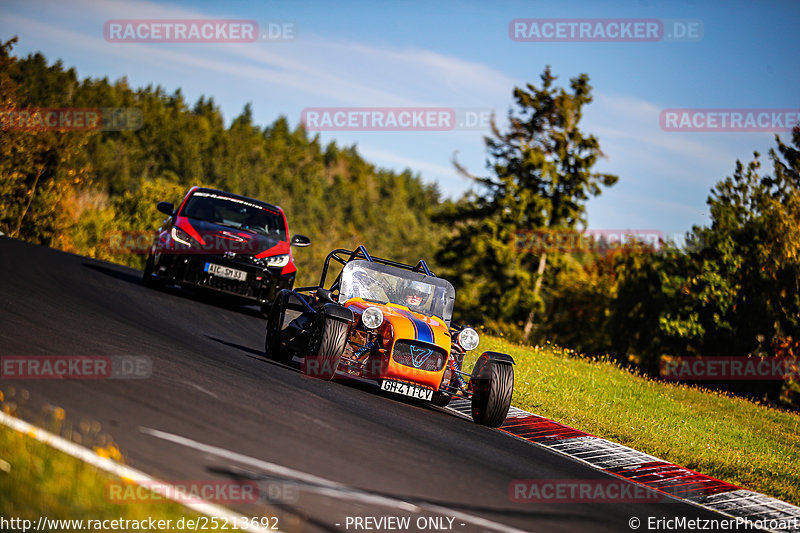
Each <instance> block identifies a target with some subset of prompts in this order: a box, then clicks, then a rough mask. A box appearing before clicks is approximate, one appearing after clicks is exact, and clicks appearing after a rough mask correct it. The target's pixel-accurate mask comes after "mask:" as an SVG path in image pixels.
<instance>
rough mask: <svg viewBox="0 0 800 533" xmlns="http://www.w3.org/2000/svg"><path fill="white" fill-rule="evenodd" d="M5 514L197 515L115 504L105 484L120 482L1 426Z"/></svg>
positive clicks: (166, 506)
mask: <svg viewBox="0 0 800 533" xmlns="http://www.w3.org/2000/svg"><path fill="white" fill-rule="evenodd" d="M0 459H2V461H3V462H4V463H0V465H2V469H0V494H2V498H0V516H3V517H5V518H6V519H8V518H12V517H13V518H21V519H27V520H32V521H33V522H34V523H35V522H36V521H37V520H38V519H39V517H40V516H45V517H48V518H51V519H58V518H63V519H84V520H86V519H92V520H95V519H99V520H104V519H109V520H113V519H117V518H122V519H130V520H140V519H142V518H145V517H152V518H154V519H155V520H159V519H172V520H173V524H174V523H175V521H176V520H177V519H179V518H181V517H186V518H196V517H197V515H195V514H194V513H192V512H190V511H188V510H187V509H186V508H185V507H183V506H181V505H179V504H177V503H174V502H163V503H162V502H155V503H146V504H145V503H125V504H119V503H112V502H111V501H109V499H108V498H107V497H106V484H107V483H109V482H112V481H118V479H117V478H115V477H113V476H110V475H108V474H106V473H105V472H102V471H100V470H98V469H96V468H94V467H92V466H89V465H88V464H86V463H84V462H82V461H80V460H78V459H75V458H73V457H71V456H69V455H66V454H64V453H62V452H60V451H58V450H56V449H54V448H51V447H50V446H48V445H46V444H44V443H41V442H38V441H37V440H35V439H33V438H31V437H29V436H27V435H23V434H21V433H19V432H17V431H14V430H12V429H10V428H8V427H6V426H0Z"/></svg>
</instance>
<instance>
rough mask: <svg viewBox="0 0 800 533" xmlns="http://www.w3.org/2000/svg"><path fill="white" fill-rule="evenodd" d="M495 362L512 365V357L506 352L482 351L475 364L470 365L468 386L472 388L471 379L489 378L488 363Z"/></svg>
mask: <svg viewBox="0 0 800 533" xmlns="http://www.w3.org/2000/svg"><path fill="white" fill-rule="evenodd" d="M491 362H495V363H498V364H501V365H514V364H515V363H514V358H513V357H511V356H510V355H508V354H507V353H500V352H483V353H482V354H481V356H480V357H478V360H477V361H475V366H473V367H472V374H471V376H470V388H472V381H477V380H485V379H489V375H490V374H489V363H491Z"/></svg>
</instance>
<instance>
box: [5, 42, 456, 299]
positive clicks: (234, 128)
mask: <svg viewBox="0 0 800 533" xmlns="http://www.w3.org/2000/svg"><path fill="white" fill-rule="evenodd" d="M12 46H13V43H12V42H9V43H6V44H5V45H3V48H2V57H1V58H0V60H2V65H1V66H2V72H0V77H1V79H0V91H2V94H1V95H0V96H2V103H1V105H2V108H3V110H13V109H24V108H65V107H69V108H88V107H110V108H136V109H139V110H141V111H142V116H143V117H144V120H143V124H142V126H141V128H139V129H137V130H135V131H83V132H81V131H69V132H63V131H33V132H32V131H13V130H7V131H3V132H2V141H0V156H2V159H3V161H2V162H0V165H1V166H0V172H2V181H1V182H0V231H2V232H3V233H5V234H7V235H10V236H14V237H18V238H22V239H25V240H28V241H31V242H35V243H39V244H44V245H48V246H55V247H58V248H61V249H64V250H68V251H73V252H76V253H81V254H86V255H89V256H92V257H97V258H101V259H106V260H112V261H116V262H120V263H123V264H127V265H130V266H135V267H139V268H141V267H142V266H143V264H144V257H143V256H141V255H135V254H125V253H123V254H120V253H115V252H116V250H113V249H110V248H109V246H108V236H109V234H110V233H114V232H119V231H134V232H136V231H145V232H151V231H154V230H155V228H157V227H158V225H159V223H160V221H161V220H163V218H164V217H163V215H161V214H160V213H158V212H157V211H156V210H155V202H157V201H160V200H164V201H171V202H174V203H177V202H178V201H179V200H180V199H181V198H182V197H183V196H184V194H185V193H186V191H187V190H188V188H189V187H191V186H193V185H203V186H208V187H214V188H219V189H222V190H226V191H231V192H235V193H238V194H242V195H245V196H250V197H253V198H258V199H261V200H264V201H267V202H270V203H274V204H277V205H279V206H281V207H282V208H283V209H284V211H285V212H286V216H287V219H288V221H289V230H290V232H291V233H303V234H306V235H308V236H309V237H310V238H311V240H312V243H313V244H312V246H311V247H310V248H304V249H299V250H295V258H296V262H297V264H298V269H299V273H298V282H299V283H305V282H311V281H313V280H314V279H316V276H318V275H319V269H320V265H321V259H322V258H323V257H324V256H325V254H327V252H328V251H330V249H331V248H332V247H349V246H355V245H358V244H361V243H364V244H366V245H368V247H369V248H370V249H371V250H372V251H374V252H375V253H376V254H387V255H391V256H394V257H398V258H401V259H405V260H408V261H415V262H416V261H418V260H419V259H420V258H422V257H425V256H426V255H428V254H429V252H430V250H431V246H432V243H434V242H436V240H437V236H439V235H440V234H441V232H442V230H441V226H439V225H437V224H436V223H432V222H431V220H430V215H431V213H432V212H433V211H434V210H436V209H437V208H438V206H439V204H440V196H439V192H438V189H437V187H436V186H435V185H428V184H425V183H423V182H422V180H421V179H420V177H419V176H418V175H415V174H412V173H411V172H410V171H406V172H402V173H397V172H391V171H387V170H383V169H379V168H376V167H375V166H374V165H372V164H370V163H368V162H367V161H365V160H364V159H363V158H362V157H361V156H360V155H359V153H358V150H357V149H356V147H355V146H350V147H342V146H337V145H336V144H335V143H330V144H328V145H327V146H323V145H322V144H321V143H320V141H319V139H318V138H317V137H309V135H308V134H307V132H306V131H305V130H304V129H303V128H302V126H297V127H295V128H291V127H290V125H289V124H288V122H287V121H286V119H285V118H278V119H277V120H276V121H275V122H274V123H272V124H271V125H268V126H263V127H262V126H259V125H257V124H255V123H254V122H253V117H252V109H251V107H250V105H249V104H248V105H247V106H245V108H244V110H243V111H242V113H241V114H240V115H239V116H237V117H235V118H234V119H233V120H232V122H231V124H230V126H228V127H226V126H225V122H224V120H223V116H222V113H221V111H220V109H219V107H218V106H217V105H216V104H215V103H214V100H213V99H212V98H210V97H209V98H205V97H201V98H200V99H199V100H198V101H197V102H195V103H194V104H190V103H188V102H187V101H186V100H185V98H184V97H183V95H182V94H181V91H180V90H177V91H176V92H174V93H172V94H167V93H166V92H165V91H164V89H163V88H161V87H151V86H148V87H145V88H132V87H130V86H129V85H128V83H127V82H126V80H124V79H122V80H118V81H116V82H110V81H109V80H107V79H105V78H104V79H92V78H87V79H83V80H80V79H78V77H77V75H76V73H75V70H74V69H66V68H64V66H63V65H62V64H61V62H60V61H59V62H56V63H54V64H48V62H47V60H46V59H45V58H44V57H43V56H42V55H41V54H34V55H30V56H28V57H26V58H16V57H14V56H13V54H12Z"/></svg>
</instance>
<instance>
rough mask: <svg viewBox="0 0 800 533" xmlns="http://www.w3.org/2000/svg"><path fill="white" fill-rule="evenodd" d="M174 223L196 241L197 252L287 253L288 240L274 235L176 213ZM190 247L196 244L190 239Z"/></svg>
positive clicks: (266, 255) (271, 254) (259, 254)
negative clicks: (197, 244) (191, 243)
mask: <svg viewBox="0 0 800 533" xmlns="http://www.w3.org/2000/svg"><path fill="white" fill-rule="evenodd" d="M175 225H176V226H177V227H178V228H180V229H182V230H183V231H185V232H186V233H188V234H189V236H191V237H192V238H193V239H194V240H195V241H196V242H197V243H199V245H200V246H199V250H198V252H200V253H208V254H223V253H225V252H231V253H235V254H236V255H254V256H256V257H269V256H273V255H280V254H288V253H289V243H288V242H287V241H283V240H280V239H279V238H277V237H273V236H268V235H263V234H260V233H256V232H254V231H250V230H243V229H237V228H232V227H230V226H223V225H220V224H215V223H213V222H207V221H205V220H197V219H194V218H187V217H181V216H179V217H177V218H176V221H175ZM193 248H196V246H194V243H193Z"/></svg>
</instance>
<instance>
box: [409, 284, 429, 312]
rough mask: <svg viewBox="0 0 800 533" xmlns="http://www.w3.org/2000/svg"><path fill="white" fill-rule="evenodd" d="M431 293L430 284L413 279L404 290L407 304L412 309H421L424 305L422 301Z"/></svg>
mask: <svg viewBox="0 0 800 533" xmlns="http://www.w3.org/2000/svg"><path fill="white" fill-rule="evenodd" d="M430 293H431V287H430V285H427V284H425V283H420V282H419V281H412V282H411V283H409V284H408V286H407V287H406V289H405V291H404V294H405V302H406V306H408V308H409V309H411V310H412V311H419V310H420V308H421V307H422V302H424V301H425V300H427V299H428V296H429V295H430Z"/></svg>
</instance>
